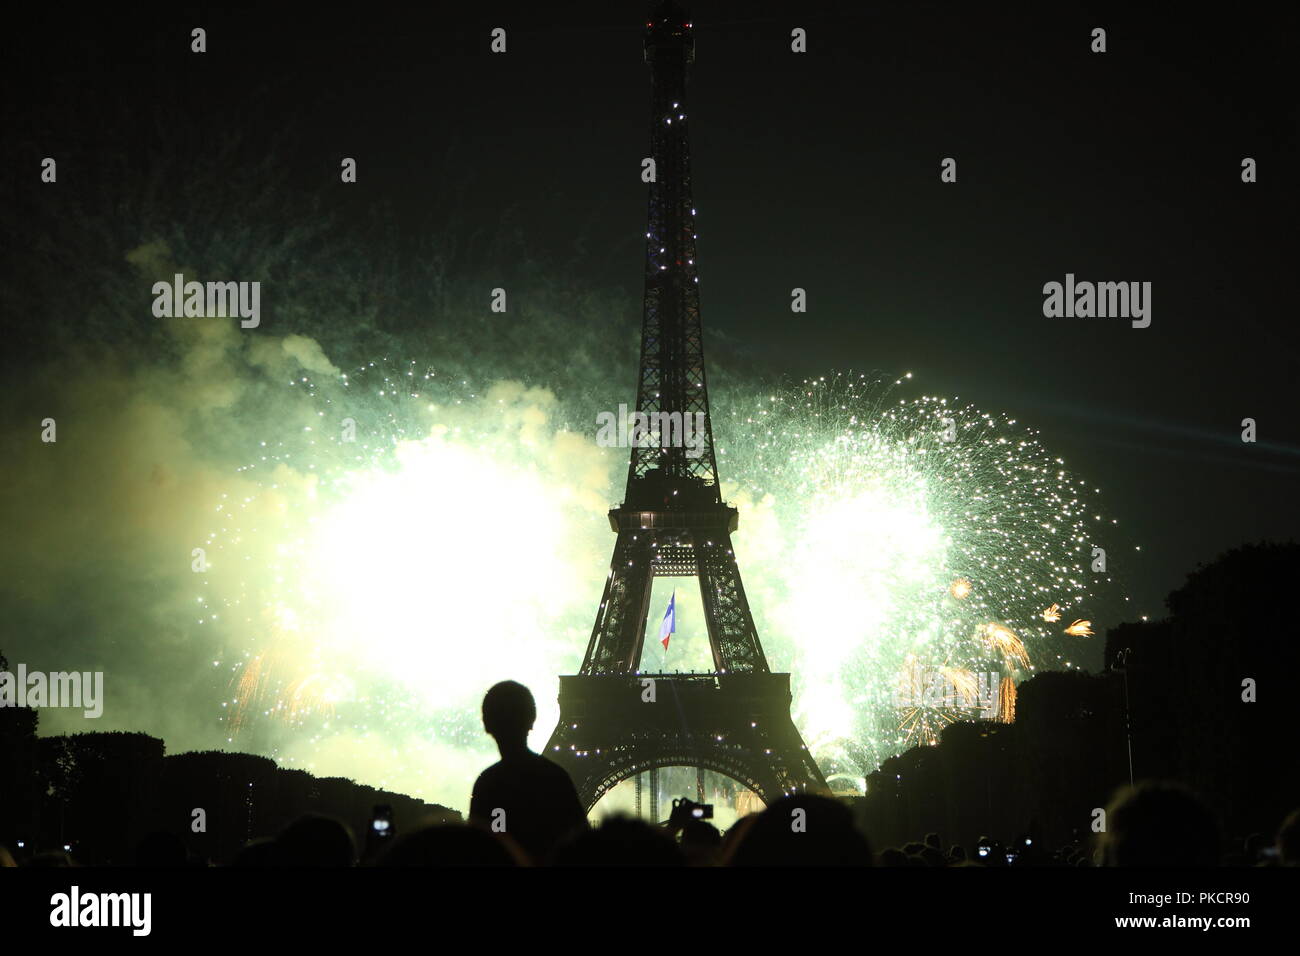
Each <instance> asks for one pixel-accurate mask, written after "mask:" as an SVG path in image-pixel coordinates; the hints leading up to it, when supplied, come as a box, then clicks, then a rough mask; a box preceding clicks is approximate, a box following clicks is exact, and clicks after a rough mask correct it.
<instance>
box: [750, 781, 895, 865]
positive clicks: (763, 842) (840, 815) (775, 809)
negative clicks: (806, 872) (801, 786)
mask: <svg viewBox="0 0 1300 956" xmlns="http://www.w3.org/2000/svg"><path fill="white" fill-rule="evenodd" d="M728 862H729V865H731V866H871V865H872V863H873V862H874V861H873V856H872V853H871V846H870V844H868V843H867V838H866V837H864V836H863V835H862V834H861V833H860V832H859V831H858V828H857V827H855V826H854V825H853V814H852V813H851V812H850V810H849V808H848V807H846V806H845V805H844V804H842V803H840V802H839V801H838V800H832V799H831V798H829V797H819V796H814V795H812V794H795V795H794V796H789V797H782V798H781V799H779V800H776V801H774V802H773V803H772V805H771V806H769V807H768V808H767V809H766V810H764V811H763V812H762V813H760V814H759V816H758V819H757V820H755V821H754V823H753V825H752V826H750V827H748V828H747V829H746V831H745V833H744V835H743V836H742V837H741V838H740V840H739V841H738V842H737V844H736V846H735V849H734V851H733V852H732V854H731V858H730V860H729V861H728Z"/></svg>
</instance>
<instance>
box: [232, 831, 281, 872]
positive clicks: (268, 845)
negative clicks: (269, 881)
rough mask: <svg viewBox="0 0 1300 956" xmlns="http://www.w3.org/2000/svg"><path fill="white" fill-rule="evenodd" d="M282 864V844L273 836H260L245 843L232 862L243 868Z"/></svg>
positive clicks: (260, 867) (261, 867)
mask: <svg viewBox="0 0 1300 956" xmlns="http://www.w3.org/2000/svg"><path fill="white" fill-rule="evenodd" d="M280 865H281V863H280V845H279V844H278V843H276V842H275V840H274V839H272V838H271V837H259V838H258V839H256V840H250V841H249V842H248V843H246V844H244V846H243V848H242V849H240V851H239V853H238V854H237V855H236V856H235V861H234V863H232V864H231V866H237V867H240V868H241V869H266V868H268V867H273V866H280Z"/></svg>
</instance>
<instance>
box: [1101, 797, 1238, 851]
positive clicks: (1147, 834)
mask: <svg viewBox="0 0 1300 956" xmlns="http://www.w3.org/2000/svg"><path fill="white" fill-rule="evenodd" d="M1102 847H1103V853H1104V859H1105V861H1106V865H1107V866H1218V864H1219V827H1218V824H1217V823H1216V822H1215V819H1214V815H1213V814H1212V813H1211V812H1210V811H1209V810H1208V809H1207V808H1206V807H1205V805H1204V804H1202V803H1201V801H1200V800H1198V799H1197V798H1196V797H1194V796H1193V795H1192V794H1191V792H1190V791H1188V790H1186V789H1184V788H1183V787H1181V786H1179V785H1177V784H1173V783H1160V782H1155V781H1145V782H1143V783H1140V784H1138V785H1137V786H1136V787H1132V788H1130V787H1125V788H1123V789H1122V790H1120V791H1119V793H1118V794H1117V795H1116V797H1115V798H1114V799H1113V800H1112V801H1111V805H1110V807H1108V808H1107V810H1106V834H1105V836H1104V837H1103V842H1102Z"/></svg>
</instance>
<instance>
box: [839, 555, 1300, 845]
mask: <svg viewBox="0 0 1300 956" xmlns="http://www.w3.org/2000/svg"><path fill="white" fill-rule="evenodd" d="M1297 582H1300V546H1297V545H1295V544H1281V545H1279V544H1261V545H1251V546H1247V547H1243V548H1239V549H1236V550H1234V551H1230V552H1228V553H1227V554H1225V555H1223V556H1221V557H1220V558H1218V559H1217V560H1216V561H1215V562H1214V563H1212V564H1210V565H1208V566H1205V567H1201V568H1198V569H1197V570H1196V571H1194V572H1192V573H1191V574H1190V575H1188V579H1187V583H1186V584H1185V585H1184V586H1183V587H1182V588H1180V589H1179V590H1177V591H1175V592H1173V593H1172V594H1170V595H1169V597H1168V598H1167V599H1166V606H1167V607H1168V609H1169V616H1168V617H1167V618H1166V619H1164V620H1161V621H1155V622H1149V623H1148V622H1143V623H1135V624H1123V625H1120V626H1119V627H1116V628H1113V629H1112V630H1111V631H1110V632H1109V633H1108V634H1107V641H1106V650H1105V658H1104V660H1105V664H1106V670H1105V671H1104V672H1103V673H1101V674H1097V675H1091V674H1085V673H1061V672H1051V673H1043V674H1039V675H1038V676H1036V677H1034V678H1033V679H1031V680H1029V681H1026V682H1025V683H1023V684H1022V685H1021V686H1020V688H1019V700H1018V702H1017V707H1016V719H1015V722H1014V723H1012V724H997V723H984V722H979V723H960V724H953V725H951V726H949V727H948V728H946V729H945V731H944V733H943V734H942V735H941V738H940V742H939V744H938V745H937V746H934V747H919V748H916V749H913V750H910V751H908V752H907V753H904V754H901V755H900V756H898V757H894V758H891V759H890V760H887V761H885V762H884V763H883V764H882V765H881V767H880V769H879V770H878V771H877V772H875V773H873V774H871V775H870V776H869V777H868V778H867V794H866V796H865V797H864V798H862V799H860V800H858V801H857V804H858V806H857V809H858V813H859V822H860V823H861V825H862V826H863V827H864V829H865V830H866V832H867V833H868V834H870V836H871V839H872V840H873V842H874V843H876V845H878V846H889V845H902V844H903V843H906V842H907V841H909V840H915V839H919V837H920V836H921V835H923V834H925V833H928V832H938V833H941V834H942V835H943V836H944V838H945V839H947V840H951V841H953V842H960V843H963V844H965V845H968V846H969V845H973V844H974V843H975V842H976V840H978V839H979V837H981V836H988V837H990V838H992V839H995V840H1003V841H1007V840H1012V839H1015V838H1017V837H1018V836H1020V835H1023V834H1031V835H1032V836H1033V837H1034V839H1035V840H1036V841H1044V842H1045V843H1046V845H1048V846H1060V845H1064V844H1066V843H1070V842H1073V840H1074V838H1075V837H1079V838H1085V839H1086V838H1087V837H1089V836H1091V834H1092V833H1093V827H1094V820H1095V819H1096V814H1095V811H1096V810H1097V809H1098V808H1103V807H1105V806H1106V804H1107V803H1108V802H1109V800H1110V797H1111V796H1112V795H1113V794H1114V792H1115V790H1116V789H1117V788H1119V787H1120V786H1122V785H1124V784H1127V783H1128V782H1129V754H1130V743H1131V753H1132V773H1133V776H1134V778H1135V779H1137V780H1143V779H1152V778H1159V779H1166V780H1175V781H1178V782H1180V783H1182V784H1184V785H1186V786H1187V787H1189V788H1191V789H1192V790H1193V791H1195V792H1196V793H1197V794H1198V795H1199V796H1200V797H1201V799H1202V800H1204V801H1205V803H1206V804H1207V805H1208V806H1209V807H1210V808H1211V809H1213V810H1214V812H1215V814H1216V815H1217V816H1218V818H1219V821H1220V825H1221V827H1222V828H1223V835H1224V836H1225V838H1240V837H1243V836H1246V835H1248V834H1251V833H1262V834H1271V833H1273V832H1274V831H1275V830H1276V828H1277V826H1278V824H1279V822H1280V821H1281V820H1282V819H1283V817H1285V815H1286V813H1287V812H1288V811H1290V810H1292V809H1294V808H1295V807H1296V806H1300V761H1298V760H1297V759H1296V752H1297V745H1296V732H1297V716H1298V713H1300V712H1298V711H1297V709H1296V699H1297V698H1296V696H1295V689H1296V678H1297V675H1298V674H1300V652H1298V651H1297V639H1298V638H1297V633H1296V631H1297V628H1296V617H1295V612H1294V611H1293V610H1292V609H1291V607H1290V596H1291V593H1292V591H1293V590H1294V589H1295V586H1296V583H1297ZM1126 692H1127V707H1126V703H1125V701H1126ZM1126 712H1127V715H1128V722H1129V724H1130V729H1129V732H1128V733H1126V729H1125V724H1126Z"/></svg>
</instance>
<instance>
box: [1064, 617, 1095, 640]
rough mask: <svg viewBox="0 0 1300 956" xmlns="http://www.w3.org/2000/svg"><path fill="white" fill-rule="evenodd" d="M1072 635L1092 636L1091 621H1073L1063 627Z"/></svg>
mask: <svg viewBox="0 0 1300 956" xmlns="http://www.w3.org/2000/svg"><path fill="white" fill-rule="evenodd" d="M1065 633H1066V634H1069V635H1071V636H1072V637H1092V621H1075V622H1074V623H1073V624H1071V625H1070V626H1069V627H1067V628H1066V629H1065Z"/></svg>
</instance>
